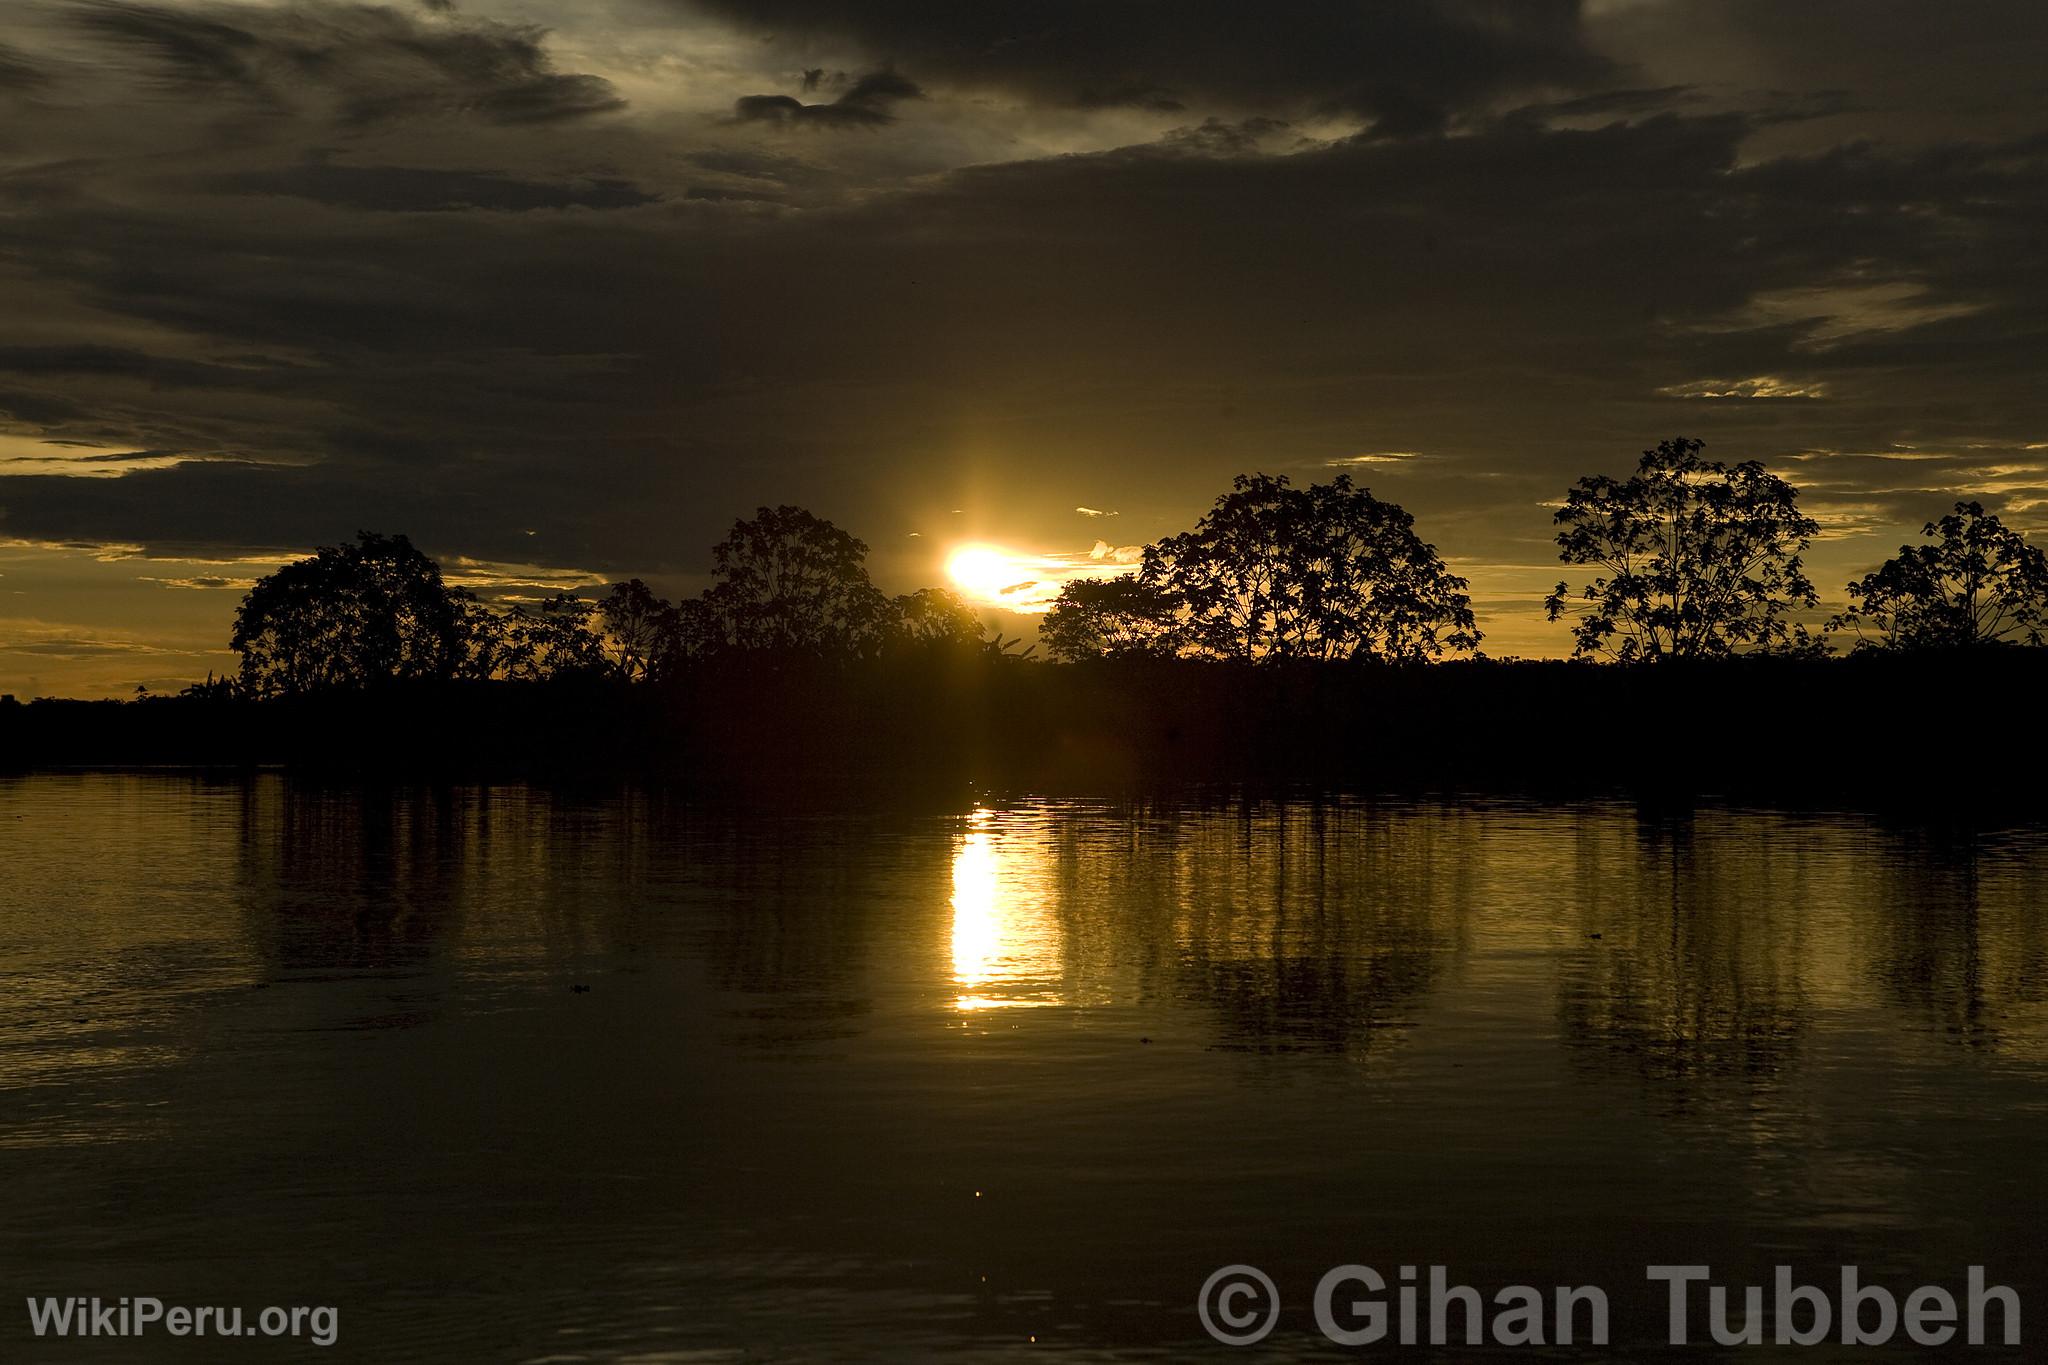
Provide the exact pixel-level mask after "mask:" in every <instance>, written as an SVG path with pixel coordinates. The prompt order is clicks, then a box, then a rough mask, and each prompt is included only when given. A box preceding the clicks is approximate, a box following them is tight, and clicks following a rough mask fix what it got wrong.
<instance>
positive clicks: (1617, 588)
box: [1544, 437, 1822, 663]
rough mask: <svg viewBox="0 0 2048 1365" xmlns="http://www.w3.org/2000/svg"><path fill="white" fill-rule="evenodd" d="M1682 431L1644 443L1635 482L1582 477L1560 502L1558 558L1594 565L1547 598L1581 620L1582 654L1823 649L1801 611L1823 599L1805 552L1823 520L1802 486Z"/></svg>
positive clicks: (1716, 654)
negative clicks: (1729, 458) (1650, 445)
mask: <svg viewBox="0 0 2048 1365" xmlns="http://www.w3.org/2000/svg"><path fill="white" fill-rule="evenodd" d="M1703 449H1705V443H1704V442H1701V441H1695V440H1688V439H1686V438H1684V437H1679V438H1677V439H1675V440H1670V441H1665V442H1663V443H1661V444H1660V445H1658V447H1657V448H1656V449H1655V450H1649V451H1645V452H1644V453H1643V458H1642V461H1641V462H1640V463H1639V464H1638V465H1637V466H1636V472H1635V474H1634V475H1633V476H1631V477H1629V478H1627V479H1615V478H1610V477H1608V476H1606V475H1604V474H1601V475H1594V476H1593V477H1590V478H1585V479H1581V480H1579V482H1578V484H1577V485H1576V486H1574V487H1573V488H1572V489H1571V491H1570V492H1569V493H1568V494H1567V496H1566V499H1565V504H1564V506H1563V507H1561V508H1559V509H1558V512H1557V517H1556V521H1557V525H1558V526H1559V527H1560V530H1559V531H1558V535H1557V544H1558V557H1559V558H1560V559H1562V560H1563V561H1564V562H1565V563H1567V564H1575V565H1588V566H1591V567H1592V568H1594V569H1595V570H1596V572H1595V574H1594V576H1593V577H1592V578H1591V579H1590V580H1589V581H1588V582H1586V583H1585V584H1583V585H1582V586H1580V587H1579V588H1577V589H1573V588H1572V586H1571V584H1570V583H1568V582H1561V583H1559V584H1558V585H1557V589H1556V591H1554V592H1553V593H1551V594H1550V596H1549V597H1548V598H1547V599H1545V602H1544V607H1545V609H1546V611H1547V612H1548V614H1549V617H1550V619H1551V620H1553V621H1556V620H1559V619H1561V618H1564V617H1567V616H1569V617H1571V618H1573V621H1572V637H1573V642H1574V645H1575V649H1574V653H1575V655H1576V656H1578V657H1587V658H1591V657H1605V658H1612V659H1615V660H1618V661H1620V662H1623V663H1633V662H1639V661H1647V660H1658V659H1705V658H1723V657H1727V656H1729V655H1733V654H1739V653H1744V652H1756V651H1769V652H1774V653H1775V652H1787V653H1793V652H1813V651H1817V650H1819V649H1820V648H1821V647H1822V646H1821V644H1820V642H1819V641H1818V640H1817V639H1815V638H1814V637H1813V636H1812V635H1811V634H1810V633H1809V632H1808V631H1807V629H1806V627H1805V626H1804V625H1803V624H1800V623H1798V622H1795V621H1794V620H1792V619H1791V618H1792V613H1793V612H1795V611H1796V610H1799V609H1802V608H1812V607H1813V606H1815V605H1816V604H1817V603H1818V602H1819V600H1820V599H1819V595H1818V594H1817V593H1816V592H1815V591H1814V587H1813V584H1812V583H1811V582H1810V581H1809V580H1808V579H1807V577H1806V571H1805V568H1804V567H1803V565H1802V562H1801V558H1800V557H1801V555H1802V554H1803V553H1804V552H1805V550H1806V547H1807V545H1808V544H1810V543H1811V542H1812V539H1813V537H1814V535H1815V533H1816V532H1818V531H1819V529H1820V528H1819V525H1818V524H1817V523H1816V522H1814V521H1813V520H1812V519H1811V518H1809V517H1807V516H1804V515H1802V514H1801V513H1800V511H1799V490H1798V489H1796V488H1794V487H1793V486H1792V485H1791V484H1789V483H1787V482H1785V481H1784V480H1783V479H1781V478H1778V477H1777V476H1776V475H1774V474H1771V473H1770V472H1769V471H1767V470H1766V469H1765V468H1764V467H1763V465H1762V464H1760V463H1758V462H1756V461H1754V460H1751V461H1747V462H1745V463H1742V464H1738V465H1734V466H1732V467H1731V466H1729V465H1725V464H1720V463H1716V462H1714V461H1710V460H1706V459H1703V458H1701V455H1700V452H1701V451H1702V450H1703Z"/></svg>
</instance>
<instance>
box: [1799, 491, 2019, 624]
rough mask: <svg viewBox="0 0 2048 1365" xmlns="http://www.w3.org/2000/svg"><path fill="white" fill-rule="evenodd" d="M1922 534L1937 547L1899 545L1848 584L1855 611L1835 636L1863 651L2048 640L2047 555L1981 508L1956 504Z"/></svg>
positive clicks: (1845, 614)
mask: <svg viewBox="0 0 2048 1365" xmlns="http://www.w3.org/2000/svg"><path fill="white" fill-rule="evenodd" d="M1920 534H1921V535H1922V536H1924V537H1926V538H1927V539H1929V540H1931V541H1933V542H1934V543H1933V544H1931V545H1901V546H1900V547H1899V552H1898V553H1897V554H1896V555H1893V556H1892V557H1891V558H1890V559H1887V560H1886V561H1885V562H1884V563H1883V564H1882V565H1880V566H1879V567H1878V568H1877V569H1875V570H1873V571H1872V572H1870V573H1868V574H1865V575H1864V576H1863V577H1861V578H1859V579H1857V580H1856V581H1855V582H1853V583H1851V584H1850V585H1849V609H1848V610H1847V611H1845V612H1843V613H1842V614H1841V615H1839V616H1837V617H1835V618H1834V619H1833V620H1831V621H1829V622H1828V628H1829V629H1830V630H1850V631H1854V632H1855V634H1856V636H1857V648H1859V649H1863V648H1884V649H1968V648H1976V647H1979V646H1983V645H2005V644H2024V645H2038V644H2040V643H2041V642H2042V639H2043V628H2044V626H2048V555H2044V554H2043V553H2042V552H2041V550H2040V549H2039V548H2038V547H2037V546H2033V545H2030V544H2028V543H2027V538H2026V537H2025V536H2023V535H2021V534H2020V533H2019V532H2018V531H2015V530H2013V529H2012V528H2011V527H2009V526H2007V525H2006V524H2005V523H2004V522H2002V521H2000V520H1999V519H1998V518H1997V517H1996V516H1994V515H1992V514H1991V513H1989V512H1986V511H1985V510H1984V504H1982V503H1980V502H1959V503H1957V504H1956V505H1955V510H1954V511H1952V512H1950V513H1949V514H1948V515H1947V516H1945V517H1943V518H1942V519H1941V520H1939V521H1930V522H1928V523H1927V525H1926V526H1925V527H1923V528H1922V529H1921V532H1920ZM1866 630H1867V631H1868V632H1870V633H1866Z"/></svg>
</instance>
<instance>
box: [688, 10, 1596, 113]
mask: <svg viewBox="0 0 2048 1365" xmlns="http://www.w3.org/2000/svg"><path fill="white" fill-rule="evenodd" d="M685 2H686V3H690V4H692V5H694V6H696V7H698V8H702V9H705V10H708V11H709V12H711V13H714V14H718V15H720V16H722V17H724V18H726V19H729V20H731V21H732V22H734V23H737V24H740V25H743V26H744V27H746V28H747V29H749V30H750V31H754V32H758V33H761V34H764V35H767V36H769V37H771V38H773V39H776V40H778V41H779V42H781V43H784V44H786V45H788V46H791V47H793V48H796V49H799V50H813V49H817V48H819V47H820V46H821V45H824V44H828V43H837V44H841V45H844V46H847V47H851V48H853V49H856V50H858V51H860V52H861V53H864V54H865V55H867V56H869V57H871V58H875V59H878V60H884V61H895V62H899V63H901V64H902V65H903V66H904V67H905V68H907V69H909V70H912V71H916V72H918V73H919V74H920V75H929V76H930V77H932V78H934V79H944V80H945V81H947V82H948V83H951V84H957V85H965V86H981V87H993V88H999V89H1007V90H1010V91H1014V92H1016V93H1018V94H1022V95H1025V96H1028V97H1033V98H1042V99H1047V100H1051V101H1054V102H1058V103H1068V104H1080V105H1097V106H1099V105H1105V104H1131V105H1138V106H1143V107H1149V108H1166V109H1177V108H1180V107H1182V106H1186V107H1189V108H1201V107H1205V106H1213V105H1225V106H1230V107H1237V108H1249V109H1291V108H1300V107H1305V106H1306V107H1314V108H1326V109H1347V110H1352V111H1355V112H1359V113H1363V114H1366V115H1369V116H1371V117H1374V118H1380V117H1394V118H1397V119H1399V120H1400V121H1401V123H1402V124H1403V125H1404V126H1406V127H1413V126H1417V125H1418V124H1419V123H1420V122H1422V120H1420V119H1419V118H1418V116H1417V114H1416V112H1415V111H1416V109H1417V108H1418V107H1420V106H1425V105H1426V106H1428V107H1430V108H1432V109H1434V110H1437V111H1439V115H1438V117H1437V118H1436V119H1435V120H1434V121H1435V122H1441V121H1442V113H1441V111H1445V110H1450V109H1456V108H1463V107H1468V106H1470V105H1472V104H1474V103H1478V102H1483V101H1485V100H1487V99H1489V98H1491V97H1493V96H1495V95H1498V94H1501V93H1503V92H1510V91H1520V90H1528V89H1534V88H1543V87H1548V86H1575V85H1580V84H1583V83H1585V82H1587V81H1591V80H1596V79H1598V78H1600V77H1601V76H1602V75H1603V74H1604V73H1605V72H1606V71H1607V70H1608V63H1607V62H1606V61H1605V60H1603V58H1602V57H1601V56H1600V55H1599V54H1598V53H1597V52H1595V51H1594V50H1593V49H1592V48H1591V46H1590V45H1589V44H1588V42H1587V40H1586V37H1585V33H1584V26H1583V24H1582V22H1581V5H1580V0H1376V2H1375V3H1371V4H1332V3H1329V0H1276V2H1275V3H1266V4H1255V5H1254V4H1244V3H1241V0H989V2H988V3H976V4H960V3H953V0H881V3H869V4H861V5H846V4H839V3H833V2H832V0H685Z"/></svg>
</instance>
